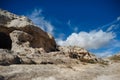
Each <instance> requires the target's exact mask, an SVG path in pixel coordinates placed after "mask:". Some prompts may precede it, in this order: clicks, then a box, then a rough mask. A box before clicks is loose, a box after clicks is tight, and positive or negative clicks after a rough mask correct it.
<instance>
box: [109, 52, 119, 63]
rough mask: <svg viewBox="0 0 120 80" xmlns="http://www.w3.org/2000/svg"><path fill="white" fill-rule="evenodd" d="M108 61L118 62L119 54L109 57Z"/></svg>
mask: <svg viewBox="0 0 120 80" xmlns="http://www.w3.org/2000/svg"><path fill="white" fill-rule="evenodd" d="M108 59H110V60H112V61H120V53H118V54H115V55H113V56H111V57H109V58H108Z"/></svg>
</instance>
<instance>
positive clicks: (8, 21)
mask: <svg viewBox="0 0 120 80" xmlns="http://www.w3.org/2000/svg"><path fill="white" fill-rule="evenodd" d="M1 33H4V34H6V35H7V36H9V37H10V39H11V40H12V46H11V50H13V51H15V52H16V51H17V50H18V49H19V46H21V44H19V45H18V43H17V42H15V41H18V42H22V43H23V42H26V45H28V46H29V47H31V48H43V49H44V50H45V51H46V52H50V51H55V50H56V42H55V40H54V38H53V36H52V35H50V34H48V33H47V32H45V31H43V30H42V29H40V28H39V27H37V26H36V25H34V24H33V23H32V21H31V20H29V19H28V18H26V17H25V16H18V15H15V14H13V13H10V12H8V11H5V10H2V9H0V34H1ZM18 38H19V39H18ZM15 39H16V40H15ZM27 42H28V43H27ZM10 43H11V42H10ZM29 44H30V45H29ZM15 47H16V48H15ZM17 48H18V49H17ZM21 48H22V47H21ZM16 49H17V50H16Z"/></svg>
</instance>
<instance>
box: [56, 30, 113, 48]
mask: <svg viewBox="0 0 120 80" xmlns="http://www.w3.org/2000/svg"><path fill="white" fill-rule="evenodd" d="M114 38H115V34H114V33H112V32H104V31H102V30H99V31H96V30H93V31H90V32H79V33H78V34H77V33H72V34H71V35H70V36H69V37H67V39H66V40H64V41H63V40H60V39H59V40H58V41H57V43H58V44H59V45H62V46H64V45H68V46H69V45H71V46H80V47H83V48H86V49H98V48H100V47H102V46H105V45H106V44H107V43H109V42H110V41H111V40H112V39H114Z"/></svg>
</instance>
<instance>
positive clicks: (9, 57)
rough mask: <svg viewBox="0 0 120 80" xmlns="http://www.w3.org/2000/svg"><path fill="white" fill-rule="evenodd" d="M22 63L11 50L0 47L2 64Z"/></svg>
mask: <svg viewBox="0 0 120 80" xmlns="http://www.w3.org/2000/svg"><path fill="white" fill-rule="evenodd" d="M10 64H20V59H19V58H18V57H17V56H16V55H14V54H12V52H11V51H8V50H5V49H0V65H10Z"/></svg>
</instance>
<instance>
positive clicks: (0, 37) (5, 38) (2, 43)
mask: <svg viewBox="0 0 120 80" xmlns="http://www.w3.org/2000/svg"><path fill="white" fill-rule="evenodd" d="M0 48H1V49H8V50H11V48H12V40H11V38H10V36H9V35H7V34H5V33H4V32H0Z"/></svg>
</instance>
